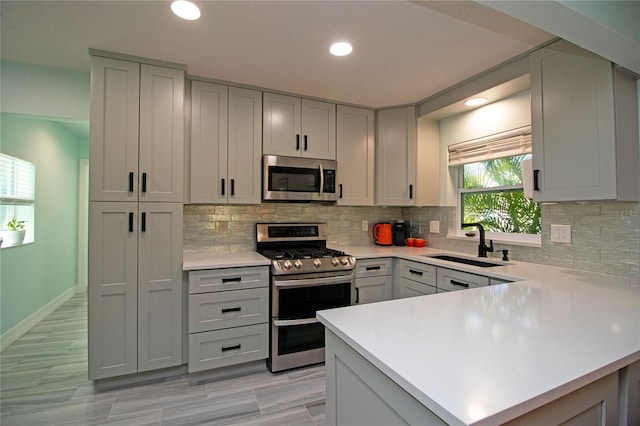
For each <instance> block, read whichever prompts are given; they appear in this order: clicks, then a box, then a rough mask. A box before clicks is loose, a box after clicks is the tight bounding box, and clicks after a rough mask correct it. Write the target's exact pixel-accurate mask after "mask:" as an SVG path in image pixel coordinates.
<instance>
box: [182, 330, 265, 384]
mask: <svg viewBox="0 0 640 426" xmlns="http://www.w3.org/2000/svg"><path fill="white" fill-rule="evenodd" d="M268 352H269V324H268V323H264V324H257V325H248V326H246V327H237V328H230V329H226V330H218V331H207V332H204V333H195V334H190V335H189V373H193V372H196V371H203V370H208V369H211V368H219V367H226V366H229V365H234V364H240V363H243V362H249V361H256V360H259V359H266V358H267V357H268V356H269V355H268Z"/></svg>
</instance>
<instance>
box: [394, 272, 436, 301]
mask: <svg viewBox="0 0 640 426" xmlns="http://www.w3.org/2000/svg"><path fill="white" fill-rule="evenodd" d="M435 293H436V288H435V287H434V286H431V285H429V284H424V283H420V282H418V281H413V280H409V279H407V278H404V277H400V278H398V279H396V281H395V282H394V284H393V298H394V299H403V298H405V297H414V296H424V295H427V294H435Z"/></svg>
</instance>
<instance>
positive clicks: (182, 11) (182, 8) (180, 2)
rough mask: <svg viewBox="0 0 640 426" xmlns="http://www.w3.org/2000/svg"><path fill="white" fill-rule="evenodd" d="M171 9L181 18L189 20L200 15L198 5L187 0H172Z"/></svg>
mask: <svg viewBox="0 0 640 426" xmlns="http://www.w3.org/2000/svg"><path fill="white" fill-rule="evenodd" d="M171 10H172V11H173V13H175V14H176V15H178V16H179V17H181V18H182V19H187V20H189V21H194V20H196V19H198V18H199V17H200V9H198V6H196V5H195V4H193V3H191V2H190V1H187V0H176V1H174V2H173V3H171Z"/></svg>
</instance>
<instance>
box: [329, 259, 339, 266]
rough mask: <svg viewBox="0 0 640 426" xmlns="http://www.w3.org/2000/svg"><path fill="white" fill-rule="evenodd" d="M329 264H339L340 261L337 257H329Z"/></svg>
mask: <svg viewBox="0 0 640 426" xmlns="http://www.w3.org/2000/svg"><path fill="white" fill-rule="evenodd" d="M331 264H332V265H333V266H338V265H339V264H340V261H339V260H338V258H337V257H334V258H333V259H331Z"/></svg>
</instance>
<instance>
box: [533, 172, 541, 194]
mask: <svg viewBox="0 0 640 426" xmlns="http://www.w3.org/2000/svg"><path fill="white" fill-rule="evenodd" d="M533 190H534V191H540V170H538V169H536V170H534V171H533Z"/></svg>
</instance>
